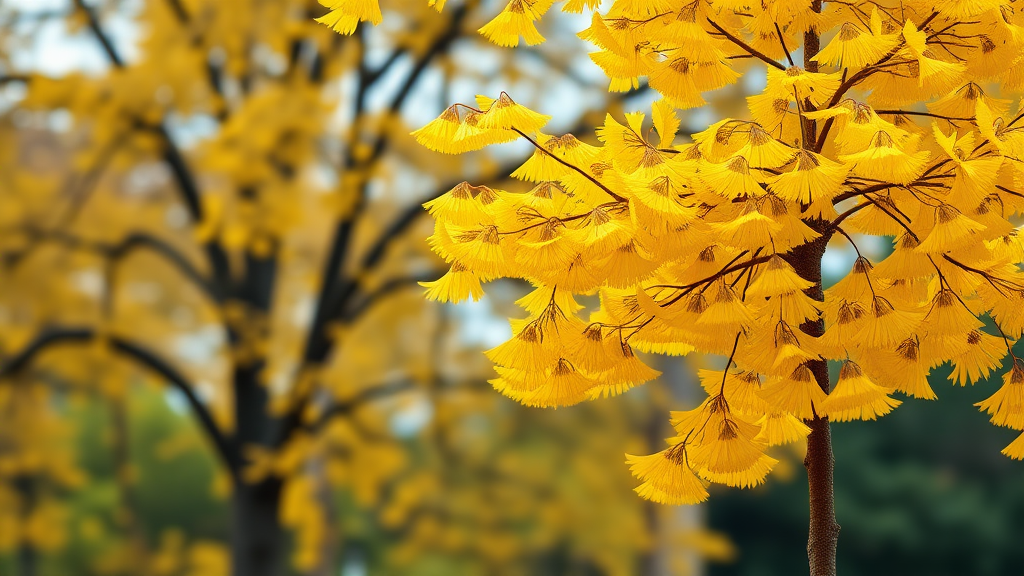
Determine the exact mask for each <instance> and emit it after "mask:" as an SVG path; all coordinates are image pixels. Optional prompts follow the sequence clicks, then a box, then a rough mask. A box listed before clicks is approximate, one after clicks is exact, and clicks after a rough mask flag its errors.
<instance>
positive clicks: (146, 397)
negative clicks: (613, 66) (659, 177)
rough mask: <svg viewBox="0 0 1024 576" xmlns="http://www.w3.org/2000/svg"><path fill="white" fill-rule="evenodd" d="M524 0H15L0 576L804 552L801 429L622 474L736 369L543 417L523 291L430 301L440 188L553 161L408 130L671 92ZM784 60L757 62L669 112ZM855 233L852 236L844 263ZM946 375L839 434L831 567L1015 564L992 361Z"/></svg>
mask: <svg viewBox="0 0 1024 576" xmlns="http://www.w3.org/2000/svg"><path fill="white" fill-rule="evenodd" d="M502 5H503V3H499V2H496V1H493V0H486V1H482V2H479V1H475V0H465V1H463V2H459V1H455V0H450V1H449V3H448V6H447V7H446V8H445V10H444V11H443V12H442V13H440V14H439V13H437V12H436V11H435V10H434V9H432V8H430V7H428V6H427V5H426V3H425V2H423V1H422V0H395V1H393V2H385V3H384V7H385V19H384V23H383V24H382V25H381V26H379V27H377V28H371V27H363V28H360V29H359V30H357V32H356V33H355V34H354V35H353V36H349V37H342V36H339V35H337V34H335V33H333V32H331V31H330V30H328V29H326V28H325V27H323V26H321V25H319V24H317V23H315V22H314V21H313V19H314V18H315V17H317V16H319V15H322V14H323V13H324V12H325V9H324V8H323V7H322V6H320V4H319V3H318V2H316V1H315V0H91V1H89V0H2V1H0V575H3V576H7V575H11V576H65V575H96V576H101V575H111V576H114V575H130V574H147V575H154V576H228V575H229V574H247V575H252V576H259V575H260V574H275V575H277V574H303V575H306V574H309V575H321V574H322V575H327V574H331V575H337V574H340V575H342V576H364V575H365V576H383V575H410V576H421V575H422V576H427V575H439V576H440V575H444V576H462V575H467V576H468V575H477V574H480V575H488V576H491V575H495V576H497V575H505V574H508V575H513V574H524V575H531V576H546V575H551V576H556V575H557V576H570V575H571V576H619V575H622V576H627V575H643V576H668V575H687V574H708V575H733V574H736V575H765V576H767V575H791V574H799V573H803V572H804V571H805V570H806V563H805V557H804V547H805V542H806V515H807V501H806V481H805V480H804V478H803V470H802V465H801V457H802V455H801V454H800V449H799V448H797V449H795V450H792V449H787V450H784V451H782V452H780V454H779V456H780V457H781V459H782V462H781V463H780V465H779V466H778V468H777V470H776V471H775V472H773V473H772V475H771V476H770V477H769V481H768V483H767V484H766V485H764V486H761V487H759V488H756V489H753V490H748V491H738V490H716V491H713V493H712V497H711V499H710V501H709V502H708V503H707V504H704V505H700V506H695V507H685V508H667V507H659V506H654V505H651V504H649V503H646V502H643V501H641V500H640V499H639V498H638V497H636V496H635V495H634V494H633V493H632V491H631V488H632V486H633V482H632V480H631V479H630V477H629V475H628V473H627V471H626V469H625V466H624V465H623V453H625V452H632V453H648V452H651V451H654V450H657V449H660V446H661V442H662V438H663V437H664V436H666V435H667V434H668V431H667V430H666V429H665V427H666V426H667V425H666V423H665V421H666V418H665V414H666V412H667V411H668V410H670V409H686V408H689V407H692V406H694V405H696V404H697V403H698V402H699V401H700V399H701V397H702V392H701V391H700V390H699V386H698V385H697V383H696V379H695V373H696V370H697V369H699V368H700V367H702V366H706V365H720V364H721V363H722V361H723V360H722V359H720V358H704V357H689V358H657V359H652V360H651V363H652V364H653V365H655V366H656V367H657V368H658V369H660V370H661V371H662V372H663V373H664V375H663V377H662V378H661V379H659V380H658V381H657V382H654V383H651V384H648V385H646V386H644V387H642V388H640V389H637V390H634V391H631V392H629V393H628V394H626V395H624V396H623V397H619V398H614V399H608V400H601V401H596V402H592V403H589V404H586V405H582V406H578V407H573V408H568V409H560V410H557V411H546V410H539V409H529V408H524V407H521V406H519V405H517V404H515V403H514V402H512V401H510V400H508V399H505V398H503V397H501V396H500V395H499V394H498V393H497V392H494V391H493V390H492V389H491V388H490V386H489V384H488V383H487V380H488V378H490V377H492V373H491V369H490V365H489V362H488V361H487V360H486V359H485V358H484V356H483V355H482V353H481V352H482V351H483V350H486V349H487V348H490V347H492V346H495V345H497V344H499V343H501V342H502V341H504V340H505V339H506V338H508V337H509V335H510V334H511V332H510V329H509V325H508V321H507V318H509V317H522V316H523V315H524V314H523V313H522V310H521V308H519V307H517V306H516V304H515V301H516V300H517V299H519V298H521V297H523V296H524V295H526V294H528V293H529V291H530V287H529V286H526V285H520V284H516V283H513V282H505V283H498V284H495V285H492V286H490V287H489V288H488V295H487V296H486V297H485V298H483V299H482V300H481V301H479V302H467V303H463V304H459V305H455V306H452V305H439V304H433V303H428V302H425V301H424V300H423V298H422V288H420V287H419V286H418V285H417V282H418V281H423V280H429V279H432V278H436V277H438V276H440V274H441V273H442V272H441V271H440V270H441V266H440V264H439V263H438V262H437V261H436V260H435V259H434V257H433V256H432V255H431V254H430V252H429V249H428V246H427V241H426V239H427V237H428V236H429V235H430V233H431V228H430V226H431V224H430V222H429V218H426V217H424V214H425V213H424V211H423V210H422V208H421V207H420V204H421V203H422V202H424V201H426V200H428V199H430V198H432V197H435V196H437V195H439V194H441V193H444V192H445V191H447V190H448V189H449V188H451V187H452V186H453V185H455V184H457V183H458V182H461V181H463V180H469V181H470V182H472V183H486V184H488V185H491V186H493V187H495V188H503V189H510V190H523V189H525V186H526V185H525V184H523V183H517V182H514V181H510V180H509V178H508V177H507V175H508V174H509V173H510V172H511V171H512V170H513V169H514V168H515V167H516V166H517V165H518V164H519V163H521V162H522V161H523V160H525V158H526V157H527V156H528V155H529V154H530V152H531V150H530V148H529V146H528V145H525V144H524V143H510V144H507V145H503V146H499V147H494V148H493V149H491V150H487V151H483V152H480V153H475V154H470V155H465V156H460V157H454V158H453V157H446V156H441V155H438V154H434V153H431V152H429V151H426V150H423V149H421V148H419V147H418V146H417V145H416V144H415V142H414V140H413V139H412V138H411V137H410V136H409V132H410V131H411V130H414V129H415V128H417V127H419V126H421V125H423V124H424V123H426V122H428V121H429V120H430V119H432V118H434V117H435V116H437V115H438V114H439V113H440V112H441V111H443V110H444V108H445V107H446V106H447V105H448V104H450V103H452V102H464V103H472V102H473V99H474V97H475V95H477V94H485V95H489V96H492V97H494V96H497V94H498V93H499V92H501V91H502V90H504V91H507V92H508V93H509V94H510V95H512V97H513V98H514V99H516V100H517V101H519V102H521V103H524V104H526V105H528V106H530V107H531V108H533V109H536V110H539V111H541V112H543V113H546V114H550V115H552V116H553V117H554V119H553V121H552V123H551V124H550V126H549V130H550V131H552V132H555V133H561V132H573V133H575V134H576V135H577V136H579V137H581V138H582V139H584V140H586V141H588V142H591V143H596V138H595V137H594V136H593V127H594V126H595V125H597V124H600V123H601V122H602V121H603V116H604V112H605V111H606V110H607V111H610V112H611V113H613V114H621V113H623V112H629V111H634V110H644V109H646V108H647V107H649V104H650V102H651V100H652V96H651V94H649V93H648V92H647V91H646V90H645V89H644V88H643V87H641V88H640V89H638V90H637V91H634V92H631V93H628V94H609V93H608V92H607V90H606V88H607V84H606V80H605V78H604V76H603V74H602V73H601V72H600V70H599V69H598V68H597V67H596V66H594V65H593V64H592V63H591V62H590V60H589V58H588V57H587V50H588V47H587V45H586V44H585V43H584V42H583V41H581V40H579V39H578V38H576V36H575V33H576V32H577V31H579V30H581V29H583V28H585V27H586V26H587V25H588V19H587V17H586V16H580V15H571V14H557V15H556V14H554V13H553V14H552V15H551V16H550V17H547V18H545V21H544V22H543V24H542V32H543V33H544V34H545V35H546V36H547V38H548V41H547V42H546V43H544V44H542V45H540V46H537V47H531V48H526V47H520V48H519V49H516V50H504V49H500V48H496V47H493V46H490V45H488V44H487V43H486V42H485V41H484V40H483V39H482V38H481V37H480V36H479V35H478V34H477V33H476V29H477V28H479V27H480V26H481V25H482V24H483V23H485V22H486V21H487V20H489V19H490V18H491V17H493V15H494V14H496V13H497V12H498V11H499V10H500V9H501V7H502ZM763 83H764V76H763V71H762V70H761V69H760V68H759V67H758V66H756V65H754V66H752V67H751V68H750V69H749V71H748V73H747V74H746V75H745V76H744V78H743V80H742V81H741V82H740V83H739V84H737V85H735V86H733V87H730V88H728V89H725V90H723V91H720V92H719V93H716V94H715V95H713V96H712V97H711V98H710V104H709V105H708V106H707V107H705V108H701V109H696V110H689V111H685V112H683V113H682V119H683V129H682V130H681V132H684V133H685V132H695V131H699V130H702V129H704V128H705V127H706V126H707V125H708V124H709V123H710V122H713V121H714V120H715V119H717V118H720V117H722V116H727V115H737V116H738V115H742V114H743V110H744V107H745V100H744V97H745V96H746V95H749V94H754V93H757V92H758V91H759V90H760V89H761V88H762V87H763ZM858 244H859V245H861V246H862V248H864V247H869V248H870V249H871V250H872V251H873V253H872V254H870V255H869V256H871V257H873V258H882V257H884V256H885V255H886V253H887V250H888V244H887V243H886V242H885V241H884V239H883V240H881V241H879V240H878V239H869V238H864V239H860V240H858ZM854 256H855V255H854V254H853V253H852V250H851V249H849V248H847V247H846V246H845V245H844V244H842V243H839V244H838V245H837V246H835V247H832V248H830V250H829V252H828V254H827V255H826V262H825V273H826V282H828V281H834V280H836V279H838V278H839V277H841V276H842V275H844V274H845V273H846V271H848V270H849V268H850V266H851V265H852V262H853V258H854ZM587 304H588V305H593V303H587ZM945 376H946V374H945V373H944V371H943V370H939V371H938V373H937V374H935V375H934V377H933V379H934V382H933V383H932V385H933V387H934V388H935V389H936V391H937V392H938V393H939V400H937V401H934V402H920V401H918V402H907V403H905V404H904V405H903V406H901V407H900V408H899V409H898V410H896V411H895V412H894V413H893V414H892V415H890V416H887V417H886V418H883V419H882V420H881V421H880V422H877V423H857V422H855V423H850V424H843V425H839V426H834V427H833V435H834V436H833V437H834V443H835V452H836V459H837V464H836V505H837V514H838V516H839V519H840V523H841V524H842V527H843V528H842V534H841V540H840V546H839V558H840V560H839V561H840V567H839V569H840V571H841V572H843V573H848V574H868V573H870V574H880V575H881V574H893V575H914V574H921V575H926V574H927V575H942V574H950V575H954V574H956V575H961V574H976V575H988V574H991V575H1006V574H1015V573H1019V572H1020V570H1021V566H1024V548H1022V547H1021V546H1020V542H1024V469H1022V468H1021V467H1020V466H1019V465H1015V464H1014V463H1013V462H1012V461H1010V460H1008V459H1005V458H1003V457H1002V456H1000V455H999V453H998V449H997V448H998V447H1000V446H1003V445H1005V444H1006V443H1007V442H1008V441H1009V439H1008V438H1007V434H1009V433H1008V432H1007V431H1004V430H1000V429H997V428H994V427H991V426H990V425H988V423H987V422H986V420H985V418H984V417H983V416H982V415H981V414H979V413H978V412H977V411H976V409H975V408H974V407H973V406H972V403H974V402H976V401H978V400H980V399H983V398H985V397H987V396H988V395H990V394H991V390H993V389H994V383H989V382H983V383H980V384H978V385H976V386H975V387H972V388H958V387H954V386H952V385H950V384H949V383H948V382H947V381H945ZM244 563H248V564H245V565H244V566H243V564H244ZM232 569H233V571H232Z"/></svg>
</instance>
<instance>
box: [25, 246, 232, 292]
mask: <svg viewBox="0 0 1024 576" xmlns="http://www.w3.org/2000/svg"><path fill="white" fill-rule="evenodd" d="M26 233H27V234H28V235H29V236H30V237H32V238H33V239H35V240H36V241H37V242H56V243H59V244H63V245H64V246H67V247H68V248H72V249H78V250H86V251H90V252H96V253H97V254H100V255H102V256H104V257H106V258H111V259H113V260H122V259H124V258H127V257H128V256H130V255H131V254H132V253H134V252H135V251H136V250H149V251H151V252H153V253H154V254H156V255H158V256H161V257H162V258H163V259H164V260H165V261H166V262H167V263H169V264H171V265H172V266H174V267H175V268H176V269H177V270H178V271H179V272H180V273H181V274H182V275H183V276H185V277H186V278H188V279H189V280H190V281H192V283H193V284H195V285H196V287H197V288H199V289H200V290H201V291H202V292H203V294H205V295H206V296H208V297H210V298H211V299H213V300H216V291H215V290H214V288H213V286H212V285H211V283H210V281H209V279H208V278H207V277H206V276H205V275H204V274H203V273H202V272H200V271H199V269H197V268H196V267H195V266H193V265H192V262H190V261H189V259H188V258H187V257H185V255H184V254H182V253H181V252H178V251H177V250H176V249H175V248H174V247H173V246H171V245H170V244H168V243H166V242H164V241H163V240H161V239H159V238H157V237H156V236H152V235H150V234H146V233H143V232H133V233H131V234H128V235H127V236H125V237H124V238H123V239H121V241H120V242H118V243H116V244H105V243H103V242H97V241H92V240H86V239H83V238H79V237H78V236H73V235H71V234H68V233H66V232H59V231H55V232H44V231H40V230H31V229H30V230H27V231H26ZM33 247H34V246H30V247H29V248H28V249H26V250H24V251H22V252H18V253H14V254H6V255H5V261H6V263H7V264H8V265H12V264H17V263H18V262H19V261H21V260H22V259H24V258H25V257H26V256H27V255H28V253H29V251H30V250H31V249H32V248H33Z"/></svg>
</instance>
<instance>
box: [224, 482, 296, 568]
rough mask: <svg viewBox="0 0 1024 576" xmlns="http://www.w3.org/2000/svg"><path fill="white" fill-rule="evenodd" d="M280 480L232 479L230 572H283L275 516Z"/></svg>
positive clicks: (282, 543) (281, 533) (282, 538)
mask: <svg viewBox="0 0 1024 576" xmlns="http://www.w3.org/2000/svg"><path fill="white" fill-rule="evenodd" d="M280 504H281V480H280V479H279V478H275V477H270V478H267V479H266V480H264V481H262V482H260V483H258V484H247V483H245V482H239V483H236V484H235V486H234V491H233V492H232V497H231V522H232V527H231V566H232V568H231V574H232V575H233V576H280V575H281V574H284V573H285V569H284V566H285V563H284V550H285V543H286V541H285V533H284V529H283V528H282V527H281V522H280V521H279V518H278V508H279V507H280Z"/></svg>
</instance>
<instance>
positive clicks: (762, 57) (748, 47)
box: [708, 18, 806, 70]
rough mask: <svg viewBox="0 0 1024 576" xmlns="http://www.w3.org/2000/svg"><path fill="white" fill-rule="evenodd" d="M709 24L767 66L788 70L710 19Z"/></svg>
mask: <svg viewBox="0 0 1024 576" xmlns="http://www.w3.org/2000/svg"><path fill="white" fill-rule="evenodd" d="M708 24H711V27H712V28H714V29H715V30H718V33H719V34H721V35H722V36H725V37H726V38H728V39H729V41H730V42H732V43H733V44H735V45H736V46H739V47H740V48H742V49H743V50H745V51H746V52H747V54H750V55H751V56H753V57H754V58H757V59H759V60H761V61H762V62H764V63H765V64H767V65H769V66H774V67H775V68H778V69H779V70H785V69H786V67H785V66H783V65H782V64H779V63H778V62H776V61H775V60H772V59H771V58H770V57H768V55H767V54H765V53H764V52H761V51H759V50H757V49H756V48H754V47H753V46H751V45H749V44H747V43H746V42H744V41H743V40H740V39H739V38H737V37H735V36H733V35H732V34H729V33H728V32H726V31H725V28H722V27H721V26H719V25H718V24H716V23H715V21H714V20H712V19H710V18H708ZM804 60H806V58H804ZM805 68H806V66H805Z"/></svg>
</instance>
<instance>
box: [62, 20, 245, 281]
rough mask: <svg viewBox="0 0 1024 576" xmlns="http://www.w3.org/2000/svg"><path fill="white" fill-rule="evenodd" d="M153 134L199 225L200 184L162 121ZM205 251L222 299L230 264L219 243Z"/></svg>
mask: <svg viewBox="0 0 1024 576" xmlns="http://www.w3.org/2000/svg"><path fill="white" fill-rule="evenodd" d="M74 2H75V5H76V6H77V7H78V9H80V10H82V11H83V12H84V13H85V15H86V18H87V20H88V22H89V29H90V30H91V31H92V33H93V35H94V36H95V37H96V39H97V41H99V43H100V45H101V46H102V47H103V51H104V52H105V53H106V54H107V57H108V58H109V59H110V62H111V63H112V64H113V65H114V66H115V67H117V68H124V67H125V61H124V59H123V58H122V57H121V55H120V53H119V52H118V51H117V49H116V48H115V47H114V44H113V43H112V42H111V40H110V37H109V36H107V34H106V33H105V32H104V31H103V28H102V27H101V26H100V22H99V20H98V19H97V18H96V14H95V13H94V12H93V11H92V10H91V9H90V8H89V7H88V6H86V5H85V2H84V0H74ZM153 131H155V132H156V133H157V135H158V136H160V139H161V140H162V141H163V143H164V161H165V162H166V163H167V166H168V167H169V168H170V170H171V173H172V175H173V176H174V179H175V181H176V182H177V183H178V191H179V192H180V194H181V197H182V200H183V201H184V202H185V207H186V208H187V209H188V212H189V215H190V216H191V217H192V220H193V222H202V220H203V206H202V202H201V201H200V192H199V185H198V184H197V183H196V180H195V177H194V176H193V174H192V171H191V170H189V168H188V165H187V164H186V163H185V158H184V157H183V156H182V154H181V151H180V150H179V149H178V146H177V144H175V142H174V140H173V139H172V138H171V135H170V133H169V132H168V131H167V126H166V125H165V124H164V122H163V121H161V122H160V123H159V124H158V125H157V126H155V127H153ZM204 249H205V250H206V253H207V257H208V258H209V261H210V268H211V270H212V271H213V275H214V280H213V284H214V286H215V287H216V289H217V293H218V298H217V299H218V300H221V299H222V296H223V293H224V292H226V291H227V290H228V287H229V286H230V283H231V265H230V262H229V260H228V257H227V254H226V253H225V252H224V249H223V247H221V246H220V245H219V244H218V243H216V242H213V241H211V242H207V243H206V244H205V245H204Z"/></svg>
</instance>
